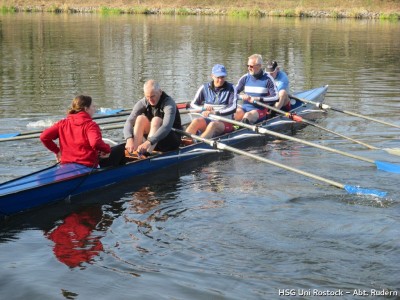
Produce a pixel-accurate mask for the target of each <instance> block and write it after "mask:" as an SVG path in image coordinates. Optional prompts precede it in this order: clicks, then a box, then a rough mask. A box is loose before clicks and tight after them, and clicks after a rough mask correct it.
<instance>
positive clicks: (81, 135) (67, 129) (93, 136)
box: [40, 111, 111, 168]
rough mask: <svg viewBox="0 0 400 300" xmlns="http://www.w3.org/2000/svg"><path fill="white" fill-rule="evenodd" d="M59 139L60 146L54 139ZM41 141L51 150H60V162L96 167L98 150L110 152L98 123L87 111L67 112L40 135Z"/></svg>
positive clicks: (55, 151) (56, 151)
mask: <svg viewBox="0 0 400 300" xmlns="http://www.w3.org/2000/svg"><path fill="white" fill-rule="evenodd" d="M56 139H59V144H60V147H58V145H57V144H56V143H54V140H56ZM40 140H41V141H42V143H43V144H44V145H45V146H46V147H47V148H48V149H49V150H50V151H52V152H54V153H55V154H57V153H58V152H59V151H61V163H62V164H65V163H78V164H82V165H85V166H88V167H91V168H93V167H96V166H97V165H98V163H99V158H98V154H99V151H101V152H105V153H110V152H111V148H110V146H109V145H108V144H106V143H104V142H103V140H102V136H101V131H100V127H99V125H97V123H96V122H94V121H93V120H92V118H91V117H90V115H89V114H88V113H87V112H84V111H81V112H79V113H77V114H68V116H67V118H66V119H63V120H61V121H58V122H57V123H56V124H54V125H53V126H51V127H50V128H47V129H46V130H44V131H43V132H42V134H41V135H40Z"/></svg>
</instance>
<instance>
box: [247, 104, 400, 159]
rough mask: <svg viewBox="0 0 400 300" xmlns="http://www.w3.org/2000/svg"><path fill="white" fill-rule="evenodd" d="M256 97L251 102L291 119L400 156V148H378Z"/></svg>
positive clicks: (369, 147)
mask: <svg viewBox="0 0 400 300" xmlns="http://www.w3.org/2000/svg"><path fill="white" fill-rule="evenodd" d="M256 99H257V98H252V101H251V102H253V103H254V104H257V105H258V106H262V107H265V108H268V109H270V110H273V111H275V112H277V113H279V114H282V115H284V116H285V117H287V118H289V119H291V120H293V121H296V122H302V123H305V124H309V125H311V126H314V127H316V128H319V129H321V130H324V131H326V132H329V133H332V134H334V135H337V136H340V137H342V138H344V139H346V140H349V141H352V142H354V143H357V144H360V145H362V146H364V147H366V148H368V149H372V150H382V151H386V152H387V153H390V154H393V155H399V156H400V148H378V147H375V146H373V145H370V144H367V143H364V142H361V141H358V140H356V139H353V138H351V137H348V136H345V135H343V134H341V133H338V132H335V131H333V130H330V129H328V128H325V127H322V126H320V125H318V124H317V123H315V122H312V121H310V120H306V119H304V118H303V117H301V116H298V115H296V114H293V113H290V112H286V111H283V110H280V109H277V108H275V107H273V106H270V105H267V104H264V103H262V102H260V101H258V100H256Z"/></svg>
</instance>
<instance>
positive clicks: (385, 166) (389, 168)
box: [209, 115, 400, 174]
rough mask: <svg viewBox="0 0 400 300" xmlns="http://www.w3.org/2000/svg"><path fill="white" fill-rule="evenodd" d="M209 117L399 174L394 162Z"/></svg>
mask: <svg viewBox="0 0 400 300" xmlns="http://www.w3.org/2000/svg"><path fill="white" fill-rule="evenodd" d="M209 117H210V118H212V119H214V120H219V121H223V122H227V123H231V124H234V125H237V126H241V127H245V128H248V129H250V130H253V131H255V132H257V133H261V134H267V135H273V136H276V137H278V138H281V139H286V140H289V141H295V142H298V143H302V144H305V145H308V146H311V147H315V148H319V149H323V150H326V151H330V152H333V153H336V154H340V155H344V156H348V157H351V158H354V159H358V160H361V161H365V162H368V163H370V164H373V165H375V166H376V167H377V169H378V170H382V171H386V172H391V173H397V174H400V166H399V165H395V164H392V163H388V162H382V161H377V160H375V161H374V160H372V159H369V158H366V157H363V156H359V155H355V154H351V153H347V152H344V151H341V150H336V149H333V148H330V147H326V146H323V145H319V144H315V143H311V142H308V141H305V140H302V139H298V138H295V137H293V136H289V135H285V134H282V133H278V132H275V131H272V130H268V129H265V128H263V127H259V126H256V125H250V124H245V123H242V122H238V121H235V120H231V119H228V118H225V117H221V116H217V115H209Z"/></svg>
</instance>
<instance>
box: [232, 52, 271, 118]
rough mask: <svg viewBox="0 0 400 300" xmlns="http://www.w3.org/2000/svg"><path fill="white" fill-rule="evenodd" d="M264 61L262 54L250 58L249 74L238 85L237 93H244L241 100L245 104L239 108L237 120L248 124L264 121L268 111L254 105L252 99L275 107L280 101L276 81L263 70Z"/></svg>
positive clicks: (236, 115)
mask: <svg viewBox="0 0 400 300" xmlns="http://www.w3.org/2000/svg"><path fill="white" fill-rule="evenodd" d="M262 65H263V59H262V56H261V55H260V54H253V55H251V56H250V57H249V58H248V63H247V68H248V70H249V72H248V73H247V74H245V75H243V76H242V77H241V78H240V79H239V81H238V83H237V85H236V90H237V93H238V94H239V93H241V92H244V94H242V96H241V98H242V100H243V104H242V105H241V106H238V108H237V110H236V114H235V120H237V121H242V122H243V123H247V124H254V123H257V122H261V121H263V120H264V119H265V118H266V116H267V112H268V110H267V109H266V108H264V107H261V106H258V105H256V104H253V103H252V99H251V98H252V97H257V98H260V99H259V101H260V102H263V103H265V104H268V105H271V106H274V104H275V103H276V102H277V101H278V100H279V97H278V91H277V88H276V86H275V83H274V79H273V78H272V77H271V75H269V74H268V73H266V72H265V71H264V70H263V69H262Z"/></svg>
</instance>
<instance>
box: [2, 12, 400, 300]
mask: <svg viewBox="0 0 400 300" xmlns="http://www.w3.org/2000/svg"><path fill="white" fill-rule="evenodd" d="M399 36H400V26H399V23H391V22H381V21H368V20H362V21H359V20H319V19H304V20H300V19H281V18H265V19H236V18H226V17H170V16H98V15H94V14H87V15H85V14H76V15H66V14H65V15H64V14H62V15H52V14H15V15H1V16H0V41H1V43H0V133H7V132H15V131H27V130H37V129H42V128H43V126H46V125H48V124H50V123H51V122H53V121H55V120H58V119H59V118H61V117H63V116H64V114H65V110H66V108H67V107H68V105H69V104H70V101H71V99H72V98H73V97H74V95H75V94H77V93H86V94H89V95H91V96H92V97H93V98H94V100H95V101H96V103H97V106H98V107H104V108H118V107H121V108H130V107H132V105H133V104H134V103H135V102H136V101H137V100H138V99H139V98H140V97H141V96H142V85H143V83H144V82H145V81H146V80H147V79H149V78H156V79H157V80H158V81H160V83H161V85H162V87H163V89H164V90H165V91H166V92H167V93H168V94H170V95H171V96H173V97H174V98H175V99H176V101H177V102H181V101H186V100H190V99H192V97H193V96H194V94H195V92H196V90H197V88H198V87H199V86H200V85H201V84H202V83H204V82H206V81H208V80H209V76H210V75H209V74H210V72H211V67H212V66H213V65H214V64H216V63H222V64H224V65H225V66H226V67H227V69H228V80H229V81H231V82H233V83H236V82H237V80H238V79H239V78H240V76H241V75H243V74H244V73H245V72H246V63H247V57H248V56H249V55H251V54H253V53H260V54H262V55H263V56H264V57H265V59H269V58H272V59H276V60H277V61H278V62H279V63H280V65H281V66H282V68H283V69H284V70H285V71H286V72H287V73H288V75H289V78H290V80H291V89H292V91H299V90H304V89H309V88H313V87H318V86H322V85H325V84H328V85H329V91H328V94H327V97H326V102H327V103H328V104H330V105H331V106H333V107H340V108H342V109H346V110H350V111H355V112H357V113H361V114H365V115H369V116H371V117H374V118H378V119H382V120H386V121H388V122H391V123H394V124H397V125H400V121H399V112H400V89H399V82H400V71H399V67H398V61H399V59H400V39H399V38H398V37H399ZM319 123H320V125H322V126H325V127H327V128H329V129H332V130H335V131H337V132H340V133H342V134H345V135H347V136H350V137H352V138H356V139H359V140H362V141H364V142H367V143H370V144H373V145H375V146H378V147H381V148H393V147H400V143H399V136H400V135H399V129H396V128H393V127H388V126H385V125H381V124H377V123H372V122H369V121H365V120H362V119H359V118H355V117H351V116H346V115H343V114H340V113H336V112H332V111H331V112H329V113H328V114H327V115H326V116H325V117H324V118H322V119H321V120H320V121H319ZM104 136H105V137H108V138H113V139H116V140H118V139H120V138H121V137H122V134H121V131H119V130H114V131H105V132H104ZM296 137H298V138H302V139H305V140H308V141H312V142H316V143H321V144H323V145H326V146H330V147H334V148H336V149H340V150H343V151H347V152H351V153H354V154H357V155H361V156H365V157H368V158H371V159H378V160H384V161H390V162H393V163H398V164H400V157H396V156H390V155H388V154H386V153H385V152H382V151H372V150H368V149H364V148H362V146H360V145H357V144H352V143H350V142H349V141H346V140H342V139H340V138H338V137H335V136H332V135H329V134H327V133H325V132H321V131H320V130H319V129H317V128H313V127H307V128H305V129H303V130H301V131H298V132H296ZM0 146H1V151H0V182H3V181H6V180H9V179H12V178H15V177H18V176H20V175H24V174H27V173H29V172H32V171H34V170H38V169H41V168H43V167H45V166H49V165H51V164H52V163H54V161H53V159H54V157H53V156H52V154H51V153H49V152H48V151H47V150H45V149H44V147H43V146H42V145H41V144H40V143H39V141H38V140H25V141H15V142H7V143H1V144H0ZM244 149H245V150H246V151H250V152H251V153H255V154H259V155H261V156H264V157H267V158H269V159H271V160H275V161H278V162H280V163H284V164H287V165H290V166H293V167H295V168H298V169H301V170H305V171H309V172H312V173H315V174H318V175H320V176H323V177H326V178H329V179H332V180H335V181H338V182H342V183H348V184H351V185H360V186H362V187H366V188H374V189H380V190H384V191H387V192H388V196H387V197H386V198H384V199H378V198H374V197H366V196H364V197H363V196H354V195H347V194H346V193H345V192H344V191H342V190H339V189H336V188H334V187H331V186H326V185H325V184H321V183H319V182H315V181H313V180H311V179H308V178H305V177H302V176H299V175H295V174H292V173H289V172H288V171H285V170H281V169H277V168H275V167H272V166H269V165H265V164H262V163H259V162H255V161H253V160H251V159H250V158H245V157H240V156H237V155H232V154H223V155H220V156H217V157H214V158H210V159H209V160H207V161H203V162H199V163H193V164H188V165H185V166H182V167H181V168H179V169H174V170H169V171H168V172H161V173H160V174H159V175H158V176H151V178H142V179H140V180H135V181H128V182H125V183H123V184H121V185H118V186H116V187H115V188H113V189H108V190H106V191H104V192H103V191H102V193H101V194H99V193H97V194H95V195H91V196H86V197H82V198H81V199H76V201H73V202H72V203H69V204H68V203H61V204H58V205H53V206H51V207H46V208H43V209H39V210H36V211H33V212H30V213H26V214H23V215H21V216H16V217H12V218H10V219H8V220H7V221H6V222H3V223H1V230H0V262H1V265H2V268H1V271H0V289H1V293H2V298H4V299H94V298H97V299H278V298H279V299H284V298H287V297H288V296H279V292H281V293H283V292H284V289H287V290H286V292H288V293H289V292H290V293H291V292H292V291H293V293H295V294H296V297H293V296H292V298H299V299H300V298H302V299H310V298H312V299H320V298H321V299H325V298H326V297H322V296H319V295H316V296H312V297H310V296H307V295H304V296H301V294H307V293H308V292H311V293H312V294H313V293H314V289H315V290H316V292H317V293H323V292H326V291H330V292H337V293H341V292H342V293H343V295H342V296H341V297H336V298H343V299H365V297H361V296H356V295H353V293H354V290H357V291H358V290H360V291H365V292H367V293H370V292H371V290H373V289H374V290H378V291H382V290H385V291H391V293H392V294H395V293H398V296H390V297H388V298H390V299H400V268H399V265H400V242H399V241H400V197H399V195H400V191H399V188H398V185H397V184H398V183H399V179H400V175H399V174H391V173H385V172H382V171H377V170H376V169H375V167H374V166H371V165H370V164H367V163H363V162H360V161H358V160H353V159H351V158H347V157H342V156H339V155H336V154H332V153H327V152H324V151H321V150H318V149H314V148H310V147H308V146H304V145H301V144H295V143H293V142H285V141H271V140H268V141H267V140H260V141H257V142H254V143H251V144H249V145H247V146H246V147H245V148H244ZM346 292H348V293H346ZM367 298H370V299H382V298H384V297H383V296H374V295H370V296H369V297H367Z"/></svg>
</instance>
